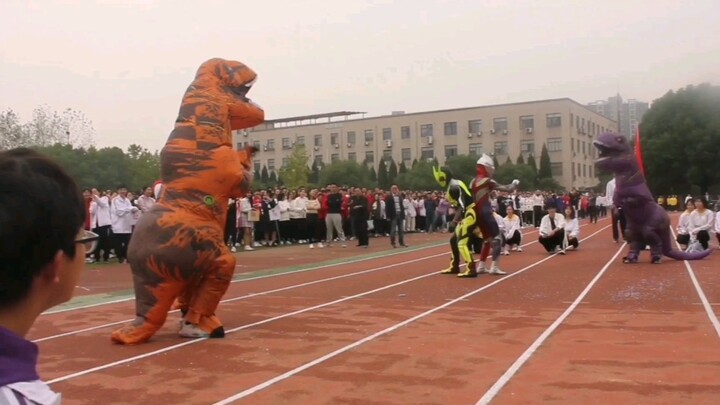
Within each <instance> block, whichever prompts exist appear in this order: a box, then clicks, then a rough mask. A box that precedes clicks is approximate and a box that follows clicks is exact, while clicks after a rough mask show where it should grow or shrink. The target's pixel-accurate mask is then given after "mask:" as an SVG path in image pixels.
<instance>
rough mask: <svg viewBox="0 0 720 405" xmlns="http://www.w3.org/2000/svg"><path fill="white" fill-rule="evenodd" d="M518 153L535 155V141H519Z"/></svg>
mask: <svg viewBox="0 0 720 405" xmlns="http://www.w3.org/2000/svg"><path fill="white" fill-rule="evenodd" d="M520 153H528V154H531V155H534V154H535V141H520Z"/></svg>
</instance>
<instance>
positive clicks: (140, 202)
mask: <svg viewBox="0 0 720 405" xmlns="http://www.w3.org/2000/svg"><path fill="white" fill-rule="evenodd" d="M135 205H137V207H138V208H140V213H141V214H144V213H146V212H148V211H150V208H152V206H153V205H155V199H154V198H152V197H148V196H146V195H141V196H140V197H138V198H137V200H136V201H135Z"/></svg>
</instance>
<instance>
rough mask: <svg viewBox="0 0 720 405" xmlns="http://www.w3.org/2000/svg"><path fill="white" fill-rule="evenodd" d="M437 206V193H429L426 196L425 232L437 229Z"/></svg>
mask: <svg viewBox="0 0 720 405" xmlns="http://www.w3.org/2000/svg"><path fill="white" fill-rule="evenodd" d="M436 208H437V197H436V196H435V193H428V194H427V196H426V197H425V232H428V233H432V232H434V231H435V209H436Z"/></svg>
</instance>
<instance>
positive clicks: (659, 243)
mask: <svg viewBox="0 0 720 405" xmlns="http://www.w3.org/2000/svg"><path fill="white" fill-rule="evenodd" d="M593 144H594V145H595V147H596V148H597V149H598V151H599V158H598V159H597V160H595V166H596V167H597V169H598V170H601V171H605V172H612V173H614V174H615V183H616V184H615V195H614V196H613V204H614V205H615V206H616V207H622V209H623V212H624V213H625V219H626V220H627V226H626V229H625V238H626V239H627V240H628V243H629V245H630V249H629V251H628V254H627V256H626V257H625V258H623V261H624V262H625V263H637V261H638V256H639V254H640V250H641V249H642V247H643V246H645V245H646V244H647V245H650V254H651V255H652V262H653V263H660V262H661V255H665V256H667V257H671V258H673V259H675V260H698V259H702V258H704V257H706V256H707V255H709V254H710V250H705V251H702V252H694V253H687V252H682V251H679V250H673V248H672V238H671V235H670V217H669V216H668V214H667V212H665V210H664V209H663V208H662V207H661V206H659V205H658V204H657V203H656V202H655V199H654V198H653V196H652V194H651V193H650V189H649V188H648V186H647V183H646V182H645V177H644V176H643V174H642V173H641V172H640V168H639V167H638V163H637V160H636V159H635V155H634V154H633V153H632V148H631V147H630V144H629V143H628V141H627V139H626V138H625V137H624V136H622V135H618V134H613V133H604V134H601V135H599V136H598V137H597V139H595V141H593Z"/></svg>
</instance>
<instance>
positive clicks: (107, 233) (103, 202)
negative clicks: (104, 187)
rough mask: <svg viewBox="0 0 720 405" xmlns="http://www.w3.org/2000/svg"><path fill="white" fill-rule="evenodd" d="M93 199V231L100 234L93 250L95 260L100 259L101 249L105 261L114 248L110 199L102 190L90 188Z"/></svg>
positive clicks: (91, 218) (91, 214)
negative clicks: (101, 192)
mask: <svg viewBox="0 0 720 405" xmlns="http://www.w3.org/2000/svg"><path fill="white" fill-rule="evenodd" d="M90 193H91V194H92V201H91V202H90V225H91V227H92V231H93V233H95V234H97V235H98V238H99V239H98V242H97V244H96V245H95V246H96V247H95V250H94V251H93V256H94V257H93V260H94V261H95V262H99V261H100V251H102V252H103V262H105V263H107V262H108V260H109V259H110V250H111V249H112V245H113V244H112V229H111V226H112V218H111V215H110V201H109V200H108V198H107V196H105V195H100V191H98V189H96V188H94V189H92V190H90Z"/></svg>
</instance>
